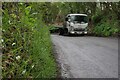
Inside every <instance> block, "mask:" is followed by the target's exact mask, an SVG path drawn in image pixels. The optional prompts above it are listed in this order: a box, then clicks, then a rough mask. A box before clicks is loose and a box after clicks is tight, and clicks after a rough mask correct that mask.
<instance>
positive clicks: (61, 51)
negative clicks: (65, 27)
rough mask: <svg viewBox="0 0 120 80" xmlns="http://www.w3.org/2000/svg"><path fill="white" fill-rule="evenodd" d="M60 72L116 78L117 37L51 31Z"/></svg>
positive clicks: (70, 74) (69, 76) (77, 76)
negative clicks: (66, 34) (60, 33)
mask: <svg viewBox="0 0 120 80" xmlns="http://www.w3.org/2000/svg"><path fill="white" fill-rule="evenodd" d="M51 38H52V42H53V44H54V47H55V50H56V54H57V61H58V62H59V64H60V66H61V76H62V77H67V78H118V39H117V38H105V37H91V36H71V37H70V36H59V35H53V34H52V35H51Z"/></svg>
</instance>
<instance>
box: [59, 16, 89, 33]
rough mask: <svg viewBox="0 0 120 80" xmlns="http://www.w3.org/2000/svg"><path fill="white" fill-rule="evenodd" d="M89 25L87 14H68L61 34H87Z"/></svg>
mask: <svg viewBox="0 0 120 80" xmlns="http://www.w3.org/2000/svg"><path fill="white" fill-rule="evenodd" d="M87 26H88V17H87V15H86V14H68V15H67V16H66V18H65V21H64V24H63V28H61V29H60V33H59V34H60V35H63V34H87Z"/></svg>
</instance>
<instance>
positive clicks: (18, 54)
mask: <svg viewBox="0 0 120 80" xmlns="http://www.w3.org/2000/svg"><path fill="white" fill-rule="evenodd" d="M34 5H35V4H34V3H33V4H31V5H29V6H25V4H24V3H3V6H4V7H3V16H2V22H3V25H2V39H1V42H2V50H3V55H2V77H3V78H51V77H54V78H55V77H56V64H55V60H54V58H53V55H52V46H51V39H50V35H49V31H48V27H47V26H45V24H44V23H43V22H42V21H41V20H40V18H39V17H40V15H39V14H38V15H37V16H33V15H32V12H31V8H34ZM16 6H17V7H16ZM16 11H17V12H16ZM16 13H17V14H16Z"/></svg>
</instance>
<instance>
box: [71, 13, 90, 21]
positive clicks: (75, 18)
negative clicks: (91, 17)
mask: <svg viewBox="0 0 120 80" xmlns="http://www.w3.org/2000/svg"><path fill="white" fill-rule="evenodd" d="M71 21H73V22H78V23H81V22H84V23H87V22H88V19H87V16H81V15H72V16H71Z"/></svg>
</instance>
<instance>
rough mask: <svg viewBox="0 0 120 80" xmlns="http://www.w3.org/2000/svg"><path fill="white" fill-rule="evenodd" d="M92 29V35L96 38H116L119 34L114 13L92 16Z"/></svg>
mask: <svg viewBox="0 0 120 80" xmlns="http://www.w3.org/2000/svg"><path fill="white" fill-rule="evenodd" d="M92 19H93V23H94V28H93V30H92V33H93V34H94V35H96V36H117V35H118V33H119V30H120V28H119V22H120V20H118V19H117V16H116V15H115V13H111V14H110V13H108V14H105V13H102V12H98V13H96V15H94V16H93V18H92Z"/></svg>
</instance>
